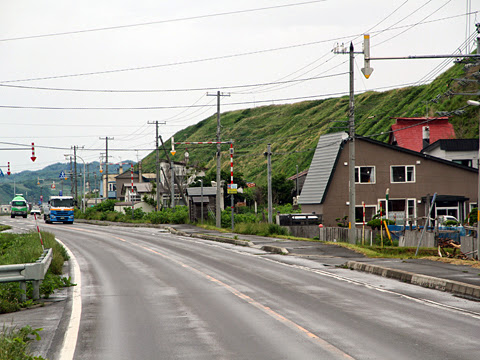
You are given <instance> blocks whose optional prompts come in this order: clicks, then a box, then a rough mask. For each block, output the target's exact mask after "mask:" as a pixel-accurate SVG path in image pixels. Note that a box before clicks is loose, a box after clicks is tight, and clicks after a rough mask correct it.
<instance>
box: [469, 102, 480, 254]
mask: <svg viewBox="0 0 480 360" xmlns="http://www.w3.org/2000/svg"><path fill="white" fill-rule="evenodd" d="M467 104H468V105H472V106H480V102H479V101H474V100H468V101H467ZM477 170H478V194H477V259H478V260H480V116H479V134H478V160H477Z"/></svg>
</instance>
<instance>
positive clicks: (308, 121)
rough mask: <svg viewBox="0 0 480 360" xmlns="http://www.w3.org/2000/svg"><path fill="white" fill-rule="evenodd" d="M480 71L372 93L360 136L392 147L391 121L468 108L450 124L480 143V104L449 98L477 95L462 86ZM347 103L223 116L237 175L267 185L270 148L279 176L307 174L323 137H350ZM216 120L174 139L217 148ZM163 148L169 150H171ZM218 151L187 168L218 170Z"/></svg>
mask: <svg viewBox="0 0 480 360" xmlns="http://www.w3.org/2000/svg"><path fill="white" fill-rule="evenodd" d="M478 71H479V67H478V66H476V67H468V66H467V67H466V66H465V65H464V64H456V65H454V66H452V67H451V68H450V69H449V70H447V71H446V72H444V73H443V74H442V75H440V76H439V77H437V78H436V79H435V80H434V81H433V82H432V83H430V84H428V85H421V86H411V87H406V88H401V89H395V90H390V91H385V92H376V91H369V92H366V93H362V94H359V95H357V96H355V126H356V134H357V135H362V136H372V137H373V138H375V139H376V140H380V141H388V136H389V133H388V131H389V129H390V126H391V125H392V124H393V123H394V122H395V119H393V117H414V116H419V117H423V116H425V115H426V114H428V116H430V117H435V116H438V115H437V113H436V112H437V111H450V112H451V111H454V110H457V109H461V108H465V109H464V113H463V114H461V115H455V116H452V117H451V119H450V122H451V123H452V124H453V125H454V128H455V132H456V134H457V138H478V109H475V108H474V107H471V106H468V107H466V101H467V100H468V99H478V96H462V95H453V96H449V95H448V94H449V93H448V92H449V91H450V92H474V91H478V89H479V85H478V82H473V81H471V82H463V83H461V82H459V81H456V80H454V79H457V78H466V77H468V78H471V79H475V77H474V76H475V75H477V74H478V73H479V72H478ZM348 107H349V99H348V96H344V97H339V98H329V99H323V100H314V101H304V102H300V103H295V104H288V105H270V106H262V107H256V108H251V109H244V110H236V111H231V112H225V113H222V114H221V124H222V134H221V139H222V141H227V140H233V141H234V142H235V145H234V146H235V154H234V173H235V172H241V173H242V174H243V175H244V179H245V180H246V181H252V182H257V183H261V184H264V183H266V173H267V161H266V157H265V156H264V153H265V152H266V151H267V144H271V150H272V153H273V155H272V171H273V174H278V173H281V174H284V175H286V176H287V177H288V176H291V175H294V174H295V173H296V165H298V169H299V171H302V170H305V169H308V167H309V165H310V162H311V159H312V157H313V153H314V149H315V147H316V145H317V142H318V138H319V136H320V135H322V134H326V133H331V132H337V131H347V129H348V127H347V125H348ZM216 127H217V120H216V115H213V116H211V117H209V118H207V119H205V120H203V121H201V122H199V123H197V124H196V125H193V126H190V127H188V128H186V129H184V130H182V131H180V132H178V133H177V134H175V141H176V142H183V141H216ZM165 146H166V148H167V149H168V150H170V147H171V144H170V142H169V141H168V142H166V143H165ZM185 148H186V146H185V145H181V146H180V145H177V146H176V150H177V153H176V155H175V157H174V160H175V161H183V159H184V152H185ZM215 151H216V148H215V147H214V146H211V145H210V146H209V145H189V146H188V152H189V155H190V161H189V165H191V166H201V167H205V168H206V169H207V170H211V169H215V167H216V161H215ZM154 162H155V156H154V153H152V154H150V155H148V156H147V157H146V158H145V159H144V160H143V163H142V164H143V168H144V169H145V170H144V171H152V172H153V171H154V168H155V163H154ZM222 169H223V170H226V171H228V172H229V171H230V170H229V169H230V156H229V152H228V145H222Z"/></svg>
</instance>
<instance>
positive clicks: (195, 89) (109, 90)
mask: <svg viewBox="0 0 480 360" xmlns="http://www.w3.org/2000/svg"><path fill="white" fill-rule="evenodd" d="M345 74H348V72H343V73H338V74H331V75H323V76H313V77H309V78H304V79H293V80H286V81H273V82H266V83H257V84H245V85H230V86H211V87H201V88H183V89H149V90H140V89H139V90H114V89H72V88H70V89H69V88H51V87H41V86H23V85H8V84H0V87H7V88H17V89H28V90H48V91H70V92H93V93H155V92H191V91H208V90H226V89H239V88H244V87H259V86H266V85H275V84H287V83H292V82H304V81H310V80H318V79H325V78H329V77H334V76H340V75H345Z"/></svg>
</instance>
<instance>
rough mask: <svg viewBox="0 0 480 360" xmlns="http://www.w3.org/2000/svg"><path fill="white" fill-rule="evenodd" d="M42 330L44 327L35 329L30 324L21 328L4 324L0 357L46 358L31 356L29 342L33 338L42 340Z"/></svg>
mask: <svg viewBox="0 0 480 360" xmlns="http://www.w3.org/2000/svg"><path fill="white" fill-rule="evenodd" d="M40 331H42V329H33V328H32V327H30V326H25V327H23V328H21V329H20V330H16V329H15V328H10V329H7V328H6V327H5V325H4V327H3V331H2V334H1V335H0V359H15V360H44V358H43V357H41V356H31V355H30V354H29V353H30V351H29V349H28V343H30V342H31V341H32V340H37V341H38V340H40V335H39V332H40ZM31 336H33V338H32V337H31Z"/></svg>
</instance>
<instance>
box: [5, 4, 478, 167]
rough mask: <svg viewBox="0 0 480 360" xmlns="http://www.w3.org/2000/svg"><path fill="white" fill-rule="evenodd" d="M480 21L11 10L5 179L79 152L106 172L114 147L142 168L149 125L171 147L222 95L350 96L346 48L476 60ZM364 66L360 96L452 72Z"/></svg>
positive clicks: (334, 12)
mask: <svg viewBox="0 0 480 360" xmlns="http://www.w3.org/2000/svg"><path fill="white" fill-rule="evenodd" d="M479 10H480V2H478V1H470V0H410V1H409V0H395V1H394V0H371V1H368V0H365V1H359V0H325V1H306V0H305V1H301V0H281V1H280V0H277V1H272V0H270V1H268V0H255V1H254V0H244V1H228V0H227V1H225V0H222V1H219V0H205V1H198V0H175V1H161V0H138V1H130V0H115V1H113V0H83V1H66V0H44V1H38V0H18V1H10V0H0V168H1V169H2V170H3V172H5V173H6V170H7V169H6V166H7V162H10V166H11V171H12V172H13V173H16V172H20V171H23V170H38V169H41V168H43V167H45V166H47V165H49V164H52V163H55V162H64V161H65V157H64V154H68V153H70V152H71V150H70V149H71V147H73V146H74V145H75V146H80V147H82V146H83V147H84V149H83V150H80V151H78V155H79V156H80V157H81V158H82V159H83V160H84V161H85V162H91V161H99V160H100V156H101V154H102V153H105V140H101V139H100V138H105V137H109V138H113V139H112V140H109V160H110V162H115V163H116V162H121V161H122V160H127V159H128V160H134V161H137V160H138V159H142V158H143V157H145V156H146V155H147V154H148V153H149V152H151V151H152V150H153V149H154V144H155V126H154V125H151V124H148V123H149V122H154V121H156V120H158V121H159V122H166V124H165V125H160V126H159V132H160V134H161V135H162V137H163V139H164V140H166V139H168V138H170V137H171V136H172V135H173V134H174V133H176V132H178V131H180V130H181V129H183V128H185V127H187V126H189V125H192V124H195V123H197V122H199V121H201V120H203V119H205V118H207V117H208V116H210V115H212V114H214V113H215V111H216V98H215V97H213V96H206V94H207V93H215V92H216V91H217V90H221V91H222V92H228V93H230V97H223V98H222V100H221V102H222V106H221V111H222V112H224V111H229V110H234V109H241V108H249V107H257V106H263V105H270V104H282V103H292V102H298V101H302V99H320V98H325V97H332V96H335V97H336V96H341V95H345V94H347V93H348V86H349V79H348V75H347V74H346V73H347V72H348V55H335V54H334V53H332V51H331V50H332V49H333V47H334V46H335V44H336V43H340V44H341V43H345V44H346V45H348V44H349V43H350V41H353V43H354V45H355V50H356V51H361V50H362V42H363V34H364V33H366V32H368V33H370V34H371V56H372V57H375V56H378V57H382V56H383V57H385V56H406V55H424V54H452V53H458V52H459V51H460V50H461V51H462V52H465V51H466V46H465V42H466V39H467V37H468V38H470V41H469V42H468V49H467V50H469V51H472V50H473V49H474V45H473V44H474V41H475V35H474V33H475V23H476V22H479V21H480V18H479V17H480V16H479V14H478V11H479ZM467 12H472V13H473V14H472V15H470V16H469V17H468V16H467V15H466V13H467ZM355 61H356V68H355V72H356V73H355V90H356V92H357V93H358V92H362V91H365V90H377V91H384V90H387V89H389V88H397V87H402V86H406V85H414V84H422V83H428V82H430V81H431V80H432V79H433V78H434V77H435V76H436V75H438V73H439V72H442V71H444V70H446V68H448V67H449V66H451V64H452V63H453V60H452V59H449V60H447V61H445V60H441V59H440V60H439V59H436V60H395V61H393V60H392V61H387V60H382V61H372V64H371V66H372V67H373V68H374V72H373V74H372V76H371V77H370V79H368V80H366V79H364V78H363V75H362V74H361V73H360V68H361V67H363V55H360V54H358V55H356V58H355ZM294 80H301V81H294ZM271 83H275V84H273V85H272V84H271ZM254 85H255V86H254ZM42 88H43V89H42ZM68 90H72V91H68ZM73 90H75V91H73ZM85 90H90V91H85ZM92 90H97V91H92ZM119 90H121V91H124V92H120V91H119ZM126 90H129V91H130V92H125V91H126ZM434 96H436V94H432V97H434ZM102 108H104V109H102ZM214 138H215V134H211V138H210V139H190V140H192V141H206V140H213V139H214ZM32 142H34V143H35V156H36V157H37V160H36V161H35V162H32V161H31V160H30V157H31V156H32V151H31V143H32ZM190 151H194V150H192V149H190ZM79 163H80V164H81V163H82V162H81V160H79Z"/></svg>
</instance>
